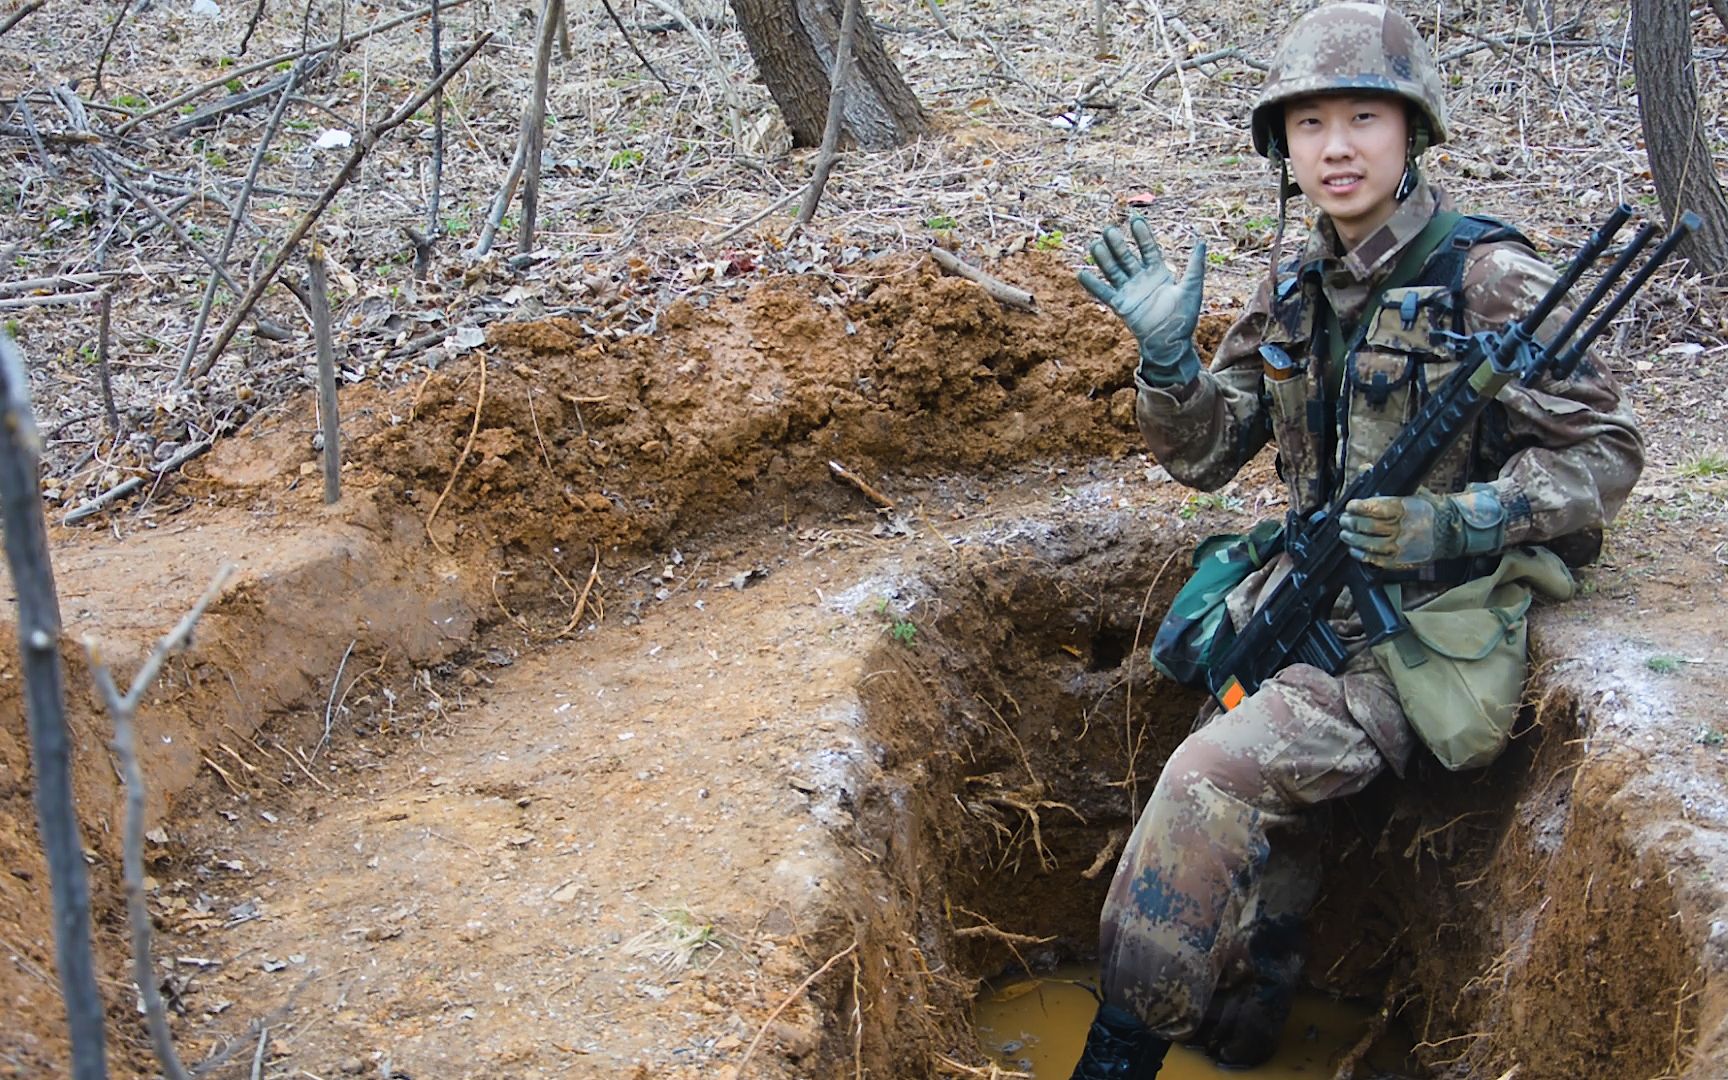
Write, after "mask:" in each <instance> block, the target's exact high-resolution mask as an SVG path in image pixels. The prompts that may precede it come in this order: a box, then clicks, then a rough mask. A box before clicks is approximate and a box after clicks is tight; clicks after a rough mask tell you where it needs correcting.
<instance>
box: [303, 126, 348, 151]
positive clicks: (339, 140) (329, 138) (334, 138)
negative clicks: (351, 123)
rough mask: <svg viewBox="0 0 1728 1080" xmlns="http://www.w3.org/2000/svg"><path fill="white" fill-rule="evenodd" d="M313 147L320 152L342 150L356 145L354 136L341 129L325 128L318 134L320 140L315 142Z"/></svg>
mask: <svg viewBox="0 0 1728 1080" xmlns="http://www.w3.org/2000/svg"><path fill="white" fill-rule="evenodd" d="M312 145H313V146H316V147H317V148H318V149H320V150H341V149H342V148H344V147H348V146H353V145H354V136H352V135H350V134H348V132H346V131H343V130H342V129H341V128H325V129H324V130H323V131H320V132H319V133H318V138H317V139H315V140H313V142H312Z"/></svg>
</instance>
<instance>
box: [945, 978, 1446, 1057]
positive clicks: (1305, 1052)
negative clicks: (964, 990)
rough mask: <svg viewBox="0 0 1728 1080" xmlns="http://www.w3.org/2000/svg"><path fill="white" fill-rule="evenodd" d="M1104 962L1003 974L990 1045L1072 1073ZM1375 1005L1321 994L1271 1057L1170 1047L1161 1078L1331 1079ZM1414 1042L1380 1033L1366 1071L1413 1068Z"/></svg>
mask: <svg viewBox="0 0 1728 1080" xmlns="http://www.w3.org/2000/svg"><path fill="white" fill-rule="evenodd" d="M1097 982H1098V972H1097V969H1095V968H1092V967H1088V966H1086V965H1083V964H1072V965H1067V966H1064V967H1060V968H1058V969H1056V970H1055V971H1052V972H1050V973H1049V974H1047V975H1044V976H1041V977H1039V978H1031V979H1029V978H1017V979H1015V978H1011V979H1004V980H1000V981H998V982H996V983H994V984H991V985H988V986H986V988H985V989H984V990H983V992H981V993H980V994H979V996H978V999H977V1001H976V1002H975V1004H974V1006H973V1017H972V1018H973V1023H974V1025H975V1026H976V1028H977V1030H978V1039H979V1041H980V1043H982V1044H983V1047H984V1052H985V1053H987V1054H989V1055H990V1056H991V1057H992V1058H993V1059H995V1061H996V1062H997V1064H999V1065H1001V1066H1002V1067H1003V1068H1004V1069H1012V1070H1017V1071H1020V1072H1025V1073H1030V1074H1031V1075H1032V1077H1033V1078H1034V1080H1067V1077H1068V1075H1069V1073H1070V1072H1072V1070H1073V1068H1074V1062H1075V1061H1077V1060H1078V1059H1079V1057H1080V1048H1081V1046H1083V1045H1084V1044H1085V1042H1086V1029H1087V1027H1088V1026H1090V1025H1091V1023H1092V1015H1093V1013H1095V1012H1096V1011H1097V1008H1098V1004H1097V1001H1096V1000H1095V999H1094V998H1093V997H1092V994H1091V992H1090V991H1089V990H1087V989H1086V988H1085V986H1082V985H1080V984H1082V983H1084V984H1086V985H1092V986H1095V985H1097ZM1372 1014H1373V1010H1372V1009H1371V1008H1369V1007H1367V1006H1365V1005H1359V1004H1355V1003H1351V1002H1344V1001H1336V1000H1333V999H1332V998H1329V997H1325V996H1323V995H1320V994H1307V995H1304V996H1302V997H1300V998H1298V999H1297V1001H1296V1007H1295V1009H1294V1011H1293V1013H1292V1015H1291V1017H1290V1022H1289V1024H1287V1025H1286V1026H1285V1028H1284V1039H1283V1042H1282V1043H1281V1044H1280V1045H1279V1047H1278V1053H1277V1054H1276V1055H1275V1056H1274V1057H1273V1058H1272V1060H1271V1061H1269V1062H1267V1063H1266V1064H1265V1065H1262V1066H1260V1067H1259V1068H1257V1069H1251V1070H1240V1071H1239V1070H1231V1071H1229V1072H1225V1071H1224V1070H1221V1069H1219V1068H1218V1067H1217V1066H1215V1065H1213V1064H1212V1063H1211V1062H1210V1061H1208V1060H1207V1059H1206V1057H1205V1055H1203V1054H1200V1053H1198V1052H1196V1051H1192V1050H1188V1049H1185V1048H1183V1047H1180V1046H1179V1047H1175V1048H1173V1049H1172V1050H1171V1051H1170V1056H1169V1058H1168V1059H1167V1060H1166V1061H1165V1063H1164V1068H1163V1069H1162V1070H1160V1071H1159V1073H1158V1080H1202V1078H1204V1080H1219V1078H1220V1077H1223V1076H1231V1077H1237V1076H1240V1077H1252V1078H1254V1080H1324V1078H1327V1077H1330V1076H1332V1074H1333V1069H1332V1063H1333V1062H1335V1061H1337V1060H1338V1059H1339V1057H1340V1056H1341V1055H1343V1054H1344V1053H1345V1052H1346V1051H1347V1050H1349V1049H1350V1048H1351V1047H1353V1046H1355V1044H1356V1042H1357V1040H1359V1039H1360V1038H1361V1037H1362V1034H1363V1032H1364V1031H1365V1030H1366V1028H1367V1025H1368V1020H1369V1017H1370V1016H1371V1015H1372ZM1407 1049H1408V1044H1407V1043H1406V1044H1403V1045H1400V1044H1399V1043H1398V1040H1397V1038H1396V1037H1395V1035H1389V1036H1387V1037H1385V1038H1383V1039H1381V1040H1380V1042H1379V1043H1377V1044H1376V1045H1375V1047H1374V1049H1373V1051H1372V1052H1371V1053H1370V1054H1369V1055H1368V1060H1367V1061H1366V1062H1365V1064H1366V1065H1367V1066H1368V1068H1367V1069H1366V1070H1364V1071H1363V1072H1362V1073H1359V1074H1358V1075H1372V1076H1376V1077H1386V1078H1388V1080H1395V1078H1402V1077H1405V1076H1408V1075H1411V1074H1412V1072H1413V1070H1411V1069H1410V1068H1409V1065H1408V1063H1407V1061H1406V1060H1405V1053H1404V1052H1405V1050H1407Z"/></svg>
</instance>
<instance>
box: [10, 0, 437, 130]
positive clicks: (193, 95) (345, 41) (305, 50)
mask: <svg viewBox="0 0 1728 1080" xmlns="http://www.w3.org/2000/svg"><path fill="white" fill-rule="evenodd" d="M466 3H468V0H441V2H440V8H441V9H442V10H444V11H449V10H450V9H451V8H454V7H461V6H462V5H463V4H466ZM431 10H432V9H431V8H421V9H419V10H418V11H410V12H408V13H407V14H405V15H398V16H397V17H396V18H394V19H386V20H385V21H383V22H381V23H379V24H378V25H377V26H372V27H368V28H367V29H365V30H362V31H360V32H359V33H358V34H348V35H344V36H339V37H334V38H331V39H330V40H328V41H320V42H316V43H314V44H312V45H307V46H304V47H302V48H299V49H294V50H292V51H290V52H285V53H278V54H277V55H275V56H271V57H268V58H266V59H263V60H259V61H257V62H256V63H252V64H247V65H246V66H245V67H241V68H229V69H227V70H226V71H224V72H222V74H220V75H218V76H217V77H216V78H214V79H211V80H210V81H209V82H207V83H202V84H200V85H198V86H195V87H193V88H192V89H190V90H188V91H186V92H185V93H184V94H181V95H179V96H178V97H175V98H172V99H170V100H168V101H164V102H163V103H162V104H160V105H156V106H153V107H151V108H149V109H146V110H144V111H143V112H141V113H139V114H138V115H137V116H134V117H132V119H130V120H127V121H125V122H124V123H122V124H121V125H120V126H119V127H117V128H115V129H114V130H115V133H116V134H119V135H124V134H126V133H127V132H128V131H131V130H132V129H133V128H135V127H137V126H138V125H139V124H142V123H143V122H144V121H146V120H154V119H155V118H156V117H158V116H161V115H162V114H163V113H166V112H172V111H173V110H175V109H178V108H179V107H180V106H182V105H184V104H186V103H187V102H188V101H195V100H197V99H198V98H201V97H203V96H204V95H205V94H208V93H210V92H211V91H212V90H220V89H222V88H223V87H225V86H227V85H228V84H229V83H230V82H232V81H233V80H235V79H244V78H245V77H246V76H248V75H256V74H257V73H258V72H260V71H263V70H264V69H265V68H273V67H275V66H276V65H277V64H284V63H288V62H290V61H294V60H299V59H300V58H302V57H305V56H310V55H312V54H313V53H319V52H323V51H325V50H326V49H336V50H337V51H338V52H345V51H347V50H348V49H351V48H353V47H354V46H355V45H358V44H360V42H362V41H365V40H366V39H367V38H369V37H372V36H374V35H376V34H382V33H384V32H385V31H387V30H394V29H396V28H397V27H398V26H401V25H402V24H403V23H406V22H413V21H414V20H415V19H418V18H421V17H422V16H424V15H426V14H428V13H429V12H430V11H431ZM4 32H5V30H4V28H0V33H4Z"/></svg>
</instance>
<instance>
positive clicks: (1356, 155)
mask: <svg viewBox="0 0 1728 1080" xmlns="http://www.w3.org/2000/svg"><path fill="white" fill-rule="evenodd" d="M1284 137H1285V140H1286V143H1287V145H1288V146H1289V147H1290V171H1291V172H1292V173H1294V174H1295V176H1296V183H1297V185H1298V186H1300V187H1301V188H1302V194H1304V195H1306V196H1308V199H1309V201H1311V202H1313V203H1314V205H1315V206H1318V207H1319V208H1320V209H1321V210H1324V211H1325V212H1326V213H1327V214H1328V215H1329V216H1330V217H1331V218H1332V222H1333V224H1334V225H1335V226H1336V227H1337V229H1338V237H1339V239H1341V240H1343V241H1344V243H1345V244H1346V245H1348V246H1350V247H1355V246H1356V244H1358V243H1360V242H1361V241H1362V240H1363V239H1365V238H1366V237H1367V236H1368V235H1369V234H1370V233H1372V232H1373V231H1374V230H1375V229H1378V228H1379V227H1380V226H1381V225H1383V224H1385V222H1386V219H1387V218H1389V217H1391V216H1392V211H1394V210H1396V209H1397V208H1398V200H1397V198H1396V197H1395V196H1396V193H1397V191H1398V182H1399V180H1401V179H1402V178H1403V176H1404V154H1405V148H1406V146H1407V145H1408V143H1409V140H1410V125H1409V120H1408V119H1407V118H1406V116H1405V113H1404V103H1403V102H1402V101H1401V100H1399V99H1398V98H1395V97H1389V96H1380V95H1365V96H1359V95H1344V94H1327V95H1324V96H1316V97H1310V98H1302V99H1299V100H1297V101H1295V102H1292V103H1291V104H1290V105H1289V106H1287V107H1286V108H1285V110H1284Z"/></svg>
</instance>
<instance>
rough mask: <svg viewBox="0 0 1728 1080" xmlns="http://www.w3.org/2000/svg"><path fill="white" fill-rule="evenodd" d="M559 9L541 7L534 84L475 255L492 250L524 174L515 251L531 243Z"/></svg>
mask: <svg viewBox="0 0 1728 1080" xmlns="http://www.w3.org/2000/svg"><path fill="white" fill-rule="evenodd" d="M560 10H562V0H546V2H545V3H544V4H543V5H542V6H541V8H540V28H539V33H538V34H537V35H536V37H535V43H534V85H533V88H532V89H531V90H530V92H529V94H528V101H527V103H526V104H525V105H523V107H522V126H521V127H520V128H519V129H518V130H517V133H516V152H515V154H514V156H512V157H511V159H510V168H509V170H508V171H506V173H505V174H504V183H503V186H501V187H500V188H499V189H498V194H497V196H496V197H494V198H493V200H492V209H491V210H490V211H489V212H488V213H487V215H486V224H485V226H483V227H482V228H481V230H480V239H479V240H478V241H477V242H476V243H475V245H474V256H475V258H484V257H485V256H486V255H487V254H488V253H490V252H491V250H492V243H493V241H494V240H495V239H496V237H497V235H498V229H499V227H500V226H502V225H503V223H504V212H505V211H506V210H508V209H509V208H510V200H512V199H514V198H515V197H516V187H517V185H518V184H521V183H522V179H523V176H524V174H526V176H527V180H528V182H527V184H526V185H525V186H524V187H523V190H522V222H521V228H520V230H519V232H518V233H517V244H516V250H517V251H518V252H527V251H529V250H532V248H533V246H534V245H533V240H534V219H535V217H536V216H537V215H538V213H539V207H540V147H541V145H542V140H543V139H544V138H545V127H546V89H547V83H548V82H549V81H550V78H551V71H552V43H553V36H554V31H555V30H556V29H557V26H558V21H559V11H560Z"/></svg>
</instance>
